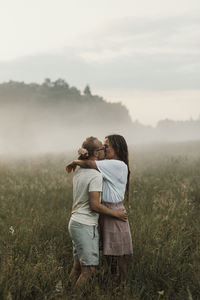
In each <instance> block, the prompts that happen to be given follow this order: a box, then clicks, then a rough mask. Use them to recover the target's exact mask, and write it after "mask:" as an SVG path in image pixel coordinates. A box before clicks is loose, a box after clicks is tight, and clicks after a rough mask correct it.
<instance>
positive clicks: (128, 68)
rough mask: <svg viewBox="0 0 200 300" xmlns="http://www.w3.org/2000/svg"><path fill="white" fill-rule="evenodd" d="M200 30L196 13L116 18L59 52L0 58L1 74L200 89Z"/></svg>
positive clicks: (29, 78) (105, 84)
mask: <svg viewBox="0 0 200 300" xmlns="http://www.w3.org/2000/svg"><path fill="white" fill-rule="evenodd" d="M199 36H200V20H199V18H197V16H196V15H194V14H193V15H176V16H171V17H168V18H167V17H162V18H161V17H154V18H138V17H126V18H120V19H115V20H112V21H110V22H109V23H106V24H105V25H104V27H102V28H101V30H99V31H96V32H94V33H93V34H90V35H88V36H86V35H85V36H82V39H81V41H80V42H79V43H77V44H76V46H74V47H72V48H66V49H64V50H63V52H60V53H57V54H56V53H54V54H49V53H48V54H42V55H37V56H32V57H31V56H29V57H26V58H22V59H20V60H16V61H12V62H5V63H0V80H1V81H4V80H9V79H14V80H25V81H42V80H43V79H44V78H45V77H50V78H52V79H55V78H58V77H63V78H65V79H66V80H67V81H68V82H69V84H73V85H76V86H77V87H80V86H81V87H83V86H84V85H85V84H86V83H89V84H90V85H91V86H92V87H94V88H97V89H98V88H99V89H101V88H114V87H116V86H117V87H119V88H122V87H123V88H133V89H144V90H145V89H152V90H173V89H174V90H177V89H183V88H184V89H185V88H186V89H198V88H199V78H200V68H199V67H200V60H199V58H200V41H199Z"/></svg>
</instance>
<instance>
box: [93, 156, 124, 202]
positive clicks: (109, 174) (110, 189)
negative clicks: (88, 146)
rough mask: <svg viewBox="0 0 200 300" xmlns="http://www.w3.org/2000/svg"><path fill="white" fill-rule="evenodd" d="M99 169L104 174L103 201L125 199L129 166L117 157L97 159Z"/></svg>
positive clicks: (120, 200)
mask: <svg viewBox="0 0 200 300" xmlns="http://www.w3.org/2000/svg"><path fill="white" fill-rule="evenodd" d="M95 162H96V165H97V168H98V170H99V171H100V172H101V174H102V176H103V193H102V201H104V202H112V203H118V202H122V201H123V200H124V194H125V190H126V183H127V176H128V167H127V165H126V164H125V163H124V162H123V161H121V160H116V159H104V160H95Z"/></svg>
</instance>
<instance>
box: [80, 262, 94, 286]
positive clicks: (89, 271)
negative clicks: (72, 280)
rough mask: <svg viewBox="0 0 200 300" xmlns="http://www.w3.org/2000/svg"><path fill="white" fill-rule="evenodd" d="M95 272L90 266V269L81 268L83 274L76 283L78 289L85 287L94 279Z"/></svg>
mask: <svg viewBox="0 0 200 300" xmlns="http://www.w3.org/2000/svg"><path fill="white" fill-rule="evenodd" d="M94 272H95V267H92V266H88V267H84V266H81V274H80V276H79V278H78V280H77V281H76V286H77V287H82V286H84V285H85V284H86V283H87V282H88V281H89V279H90V278H91V277H92V275H93V274H94Z"/></svg>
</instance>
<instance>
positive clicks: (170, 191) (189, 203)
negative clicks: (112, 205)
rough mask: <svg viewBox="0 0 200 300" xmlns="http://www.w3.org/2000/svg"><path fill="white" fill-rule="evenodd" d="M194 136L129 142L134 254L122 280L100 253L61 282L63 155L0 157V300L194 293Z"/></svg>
mask: <svg viewBox="0 0 200 300" xmlns="http://www.w3.org/2000/svg"><path fill="white" fill-rule="evenodd" d="M199 149H200V142H190V143H179V144H169V145H167V144H166V145H154V146H146V147H139V146H138V147H132V148H130V166H131V172H132V176H131V183H130V200H129V208H128V214H129V221H130V226H131V232H132V237H133V250H134V255H133V256H132V257H129V258H128V259H127V261H128V274H127V281H126V284H125V285H120V282H119V278H118V275H116V277H113V276H111V275H110V274H109V272H107V271H106V268H105V267H104V261H103V258H102V259H101V263H100V266H99V267H98V269H97V271H96V275H95V277H94V279H93V280H92V281H91V283H90V284H89V286H87V288H86V289H85V290H84V291H81V292H76V291H74V290H73V289H72V287H71V285H70V283H69V272H70V269H71V266H72V245H71V240H70V237H69V234H68V229H67V226H68V220H69V218H70V212H71V205H72V175H67V174H66V173H65V165H66V163H67V162H68V161H69V160H70V158H71V155H70V154H69V155H68V154H58V155H55V154H54V155H53V154H48V155H40V156H35V157H24V158H22V157H21V158H11V157H5V156H1V157H0V299H2V300H4V299H7V300H13V299H30V300H31V299H38V300H40V299H47V300H49V299H104V300H105V299H110V300H111V299H113V300H114V299H121V300H122V299H135V300H139V299H172V300H173V299H174V300H176V299H180V300H183V299H189V300H192V299H200V214H199V209H200V151H199Z"/></svg>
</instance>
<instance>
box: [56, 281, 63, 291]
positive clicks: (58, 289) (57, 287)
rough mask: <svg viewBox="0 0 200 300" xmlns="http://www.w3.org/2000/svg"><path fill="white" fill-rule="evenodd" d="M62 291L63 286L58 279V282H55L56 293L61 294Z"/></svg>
mask: <svg viewBox="0 0 200 300" xmlns="http://www.w3.org/2000/svg"><path fill="white" fill-rule="evenodd" d="M62 291H63V286H62V281H61V280H60V281H58V283H57V284H56V290H55V292H56V294H61V293H62Z"/></svg>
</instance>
